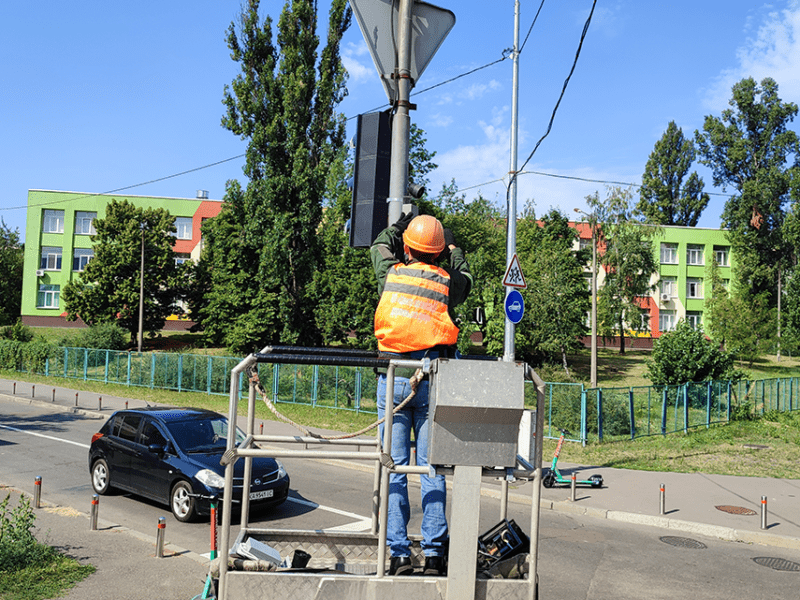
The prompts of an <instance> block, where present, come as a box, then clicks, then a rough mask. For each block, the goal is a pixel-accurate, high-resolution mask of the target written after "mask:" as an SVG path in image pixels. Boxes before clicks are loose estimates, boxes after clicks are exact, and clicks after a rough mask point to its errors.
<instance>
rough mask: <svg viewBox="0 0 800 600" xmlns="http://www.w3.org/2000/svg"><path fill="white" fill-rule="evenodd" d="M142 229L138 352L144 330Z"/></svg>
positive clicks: (140, 347)
mask: <svg viewBox="0 0 800 600" xmlns="http://www.w3.org/2000/svg"><path fill="white" fill-rule="evenodd" d="M141 227H142V262H141V265H140V268H139V336H138V339H137V352H141V351H142V329H143V328H144V223H142V224H141Z"/></svg>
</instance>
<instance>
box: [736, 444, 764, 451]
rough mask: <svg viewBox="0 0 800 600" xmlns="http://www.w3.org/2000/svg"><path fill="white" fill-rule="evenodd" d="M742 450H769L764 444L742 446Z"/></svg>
mask: <svg viewBox="0 0 800 600" xmlns="http://www.w3.org/2000/svg"><path fill="white" fill-rule="evenodd" d="M742 448H750V449H751V450H769V446H765V445H764V444H742Z"/></svg>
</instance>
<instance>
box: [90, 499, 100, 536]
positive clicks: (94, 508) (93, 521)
mask: <svg viewBox="0 0 800 600" xmlns="http://www.w3.org/2000/svg"><path fill="white" fill-rule="evenodd" d="M99 504H100V496H98V495H97V494H94V495H93V496H92V512H91V516H90V518H89V522H90V526H89V529H91V530H92V531H97V509H98V508H99Z"/></svg>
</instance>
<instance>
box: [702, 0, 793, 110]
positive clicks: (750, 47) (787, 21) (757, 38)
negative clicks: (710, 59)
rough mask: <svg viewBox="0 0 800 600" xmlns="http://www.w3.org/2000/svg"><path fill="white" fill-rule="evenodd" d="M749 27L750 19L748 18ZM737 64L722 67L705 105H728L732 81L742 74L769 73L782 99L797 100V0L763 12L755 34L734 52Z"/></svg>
mask: <svg viewBox="0 0 800 600" xmlns="http://www.w3.org/2000/svg"><path fill="white" fill-rule="evenodd" d="M748 28H750V21H748ZM736 58H737V62H738V65H737V66H735V67H733V68H730V69H726V70H724V71H723V72H722V73H720V75H719V76H718V77H717V79H716V80H715V81H714V83H713V84H712V85H711V86H710V87H709V89H708V90H706V94H705V105H706V106H707V107H708V108H711V109H713V110H717V111H719V110H723V109H725V108H728V100H729V99H730V96H731V88H732V87H733V85H734V84H735V83H736V82H738V81H740V80H742V79H743V78H745V77H752V78H754V79H755V80H756V81H761V80H762V79H763V78H764V77H771V78H772V79H774V80H775V81H776V82H777V83H778V86H779V89H778V93H779V95H780V97H781V99H782V100H783V101H785V102H786V101H791V102H797V101H798V100H800V78H798V77H797V73H798V72H800V1H798V0H789V2H788V3H787V6H786V8H785V9H783V10H779V11H772V12H769V13H767V14H765V15H764V17H763V21H762V23H761V25H760V26H759V27H758V29H757V31H756V33H755V35H754V36H752V37H750V38H748V40H747V41H746V42H745V44H744V45H743V46H741V47H740V48H739V49H738V50H737V52H736Z"/></svg>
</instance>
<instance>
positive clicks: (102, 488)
mask: <svg viewBox="0 0 800 600" xmlns="http://www.w3.org/2000/svg"><path fill="white" fill-rule="evenodd" d="M92 488H93V489H94V491H95V492H97V493H98V494H100V495H101V496H102V495H104V494H107V493H108V490H109V489H111V471H110V470H109V468H108V463H107V462H106V461H105V460H103V459H102V458H99V459H97V460H96V461H95V463H94V465H92Z"/></svg>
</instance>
